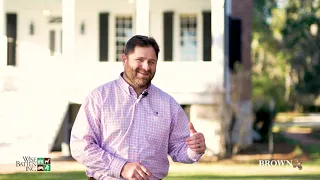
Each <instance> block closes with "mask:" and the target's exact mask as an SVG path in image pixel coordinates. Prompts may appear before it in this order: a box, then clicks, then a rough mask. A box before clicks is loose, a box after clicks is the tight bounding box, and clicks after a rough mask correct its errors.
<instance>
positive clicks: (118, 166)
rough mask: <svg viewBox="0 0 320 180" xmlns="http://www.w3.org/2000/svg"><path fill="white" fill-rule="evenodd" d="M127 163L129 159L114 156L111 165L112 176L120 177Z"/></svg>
mask: <svg viewBox="0 0 320 180" xmlns="http://www.w3.org/2000/svg"><path fill="white" fill-rule="evenodd" d="M126 163H127V161H125V160H123V159H120V158H116V157H114V159H113V161H112V162H111V165H110V175H111V176H112V177H115V178H118V179H120V176H121V170H122V168H123V166H124V165H125V164H126Z"/></svg>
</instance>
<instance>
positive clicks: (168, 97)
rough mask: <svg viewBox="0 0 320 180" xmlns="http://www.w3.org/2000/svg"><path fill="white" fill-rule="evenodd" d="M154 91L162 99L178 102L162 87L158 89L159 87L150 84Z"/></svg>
mask: <svg viewBox="0 0 320 180" xmlns="http://www.w3.org/2000/svg"><path fill="white" fill-rule="evenodd" d="M152 86H153V89H154V91H155V92H156V93H155V94H156V95H157V96H159V98H161V99H162V100H168V101H169V102H171V103H174V104H178V102H177V101H176V100H175V99H174V97H173V96H172V95H170V94H169V93H167V92H165V91H163V90H162V89H160V88H159V87H157V86H155V85H152Z"/></svg>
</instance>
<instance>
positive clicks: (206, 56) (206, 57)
mask: <svg viewBox="0 0 320 180" xmlns="http://www.w3.org/2000/svg"><path fill="white" fill-rule="evenodd" d="M202 18H203V33H202V34H203V40H202V42H203V47H202V48H203V49H202V52H203V61H211V44H212V37H211V11H205V12H203V13H202Z"/></svg>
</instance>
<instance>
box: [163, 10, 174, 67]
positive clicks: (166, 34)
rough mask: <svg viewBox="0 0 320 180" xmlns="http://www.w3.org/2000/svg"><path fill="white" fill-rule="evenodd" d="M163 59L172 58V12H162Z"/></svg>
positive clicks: (169, 59) (170, 59) (168, 59)
mask: <svg viewBox="0 0 320 180" xmlns="http://www.w3.org/2000/svg"><path fill="white" fill-rule="evenodd" d="M163 38H164V41H163V42H164V61H172V60H173V12H164V14H163Z"/></svg>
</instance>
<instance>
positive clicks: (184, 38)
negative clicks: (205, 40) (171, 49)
mask: <svg viewBox="0 0 320 180" xmlns="http://www.w3.org/2000/svg"><path fill="white" fill-rule="evenodd" d="M196 18H197V17H196V15H183V16H180V55H181V56H180V57H181V60H183V61H196V60H197V54H198V52H197V51H198V50H197V46H198V44H197V29H196V27H197V19H196Z"/></svg>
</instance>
